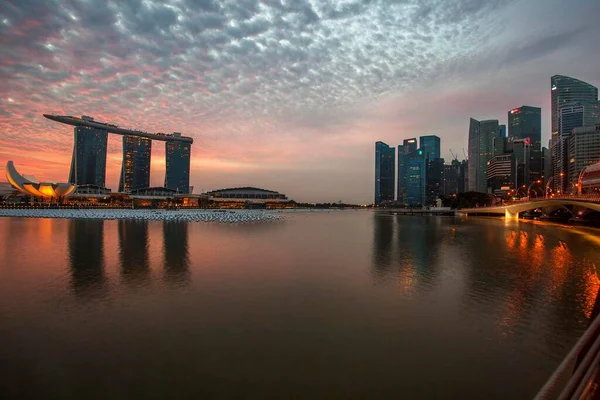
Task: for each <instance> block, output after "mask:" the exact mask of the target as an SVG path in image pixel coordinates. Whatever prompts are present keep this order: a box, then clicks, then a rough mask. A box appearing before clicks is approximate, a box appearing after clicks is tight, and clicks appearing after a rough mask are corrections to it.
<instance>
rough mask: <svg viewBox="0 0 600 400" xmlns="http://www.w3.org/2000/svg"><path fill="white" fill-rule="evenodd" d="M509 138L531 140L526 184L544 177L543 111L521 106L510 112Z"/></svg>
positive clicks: (526, 169)
mask: <svg viewBox="0 0 600 400" xmlns="http://www.w3.org/2000/svg"><path fill="white" fill-rule="evenodd" d="M508 137H509V138H511V139H525V140H527V139H529V155H528V159H527V160H525V167H524V168H525V171H526V174H525V182H522V184H526V185H529V183H530V182H533V181H536V180H538V179H540V178H541V177H542V109H541V108H539V107H530V106H521V107H518V108H513V109H512V110H510V111H509V112H508Z"/></svg>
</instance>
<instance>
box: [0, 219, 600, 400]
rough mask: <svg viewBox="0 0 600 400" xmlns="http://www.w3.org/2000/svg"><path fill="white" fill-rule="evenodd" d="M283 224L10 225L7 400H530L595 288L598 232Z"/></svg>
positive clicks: (1, 269) (0, 276)
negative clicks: (344, 399)
mask: <svg viewBox="0 0 600 400" xmlns="http://www.w3.org/2000/svg"><path fill="white" fill-rule="evenodd" d="M284 215H285V219H284V220H281V221H273V222H267V223H259V224H247V225H225V224H204V223H179V222H164V223H163V222H157V221H150V222H147V221H95V220H49V219H48V220H43V219H41V220H35V219H8V218H6V219H0V368H1V370H2V378H0V397H2V398H4V399H6V398H9V399H10V398H45V399H51V398H63V399H82V398H86V399H106V398H111V399H118V398H311V399H314V398H361V399H362V398H486V399H494V398H496V399H519V398H531V397H532V396H533V395H534V394H535V393H536V392H537V390H538V389H539V387H540V386H541V385H542V384H543V383H544V381H545V379H546V378H547V377H548V376H549V374H550V373H551V372H552V371H553V369H554V368H555V367H556V366H557V365H558V363H559V362H560V360H561V358H562V357H563V356H564V355H565V354H566V353H567V352H568V350H569V348H570V346H571V345H572V344H573V343H574V342H575V341H576V339H577V337H578V336H579V335H580V334H581V333H582V332H583V331H584V330H585V328H586V326H587V324H588V317H589V315H591V312H592V309H593V307H594V304H595V300H596V295H597V293H598V288H599V286H600V283H599V280H598V278H597V267H598V265H599V262H600V245H599V244H600V238H599V236H598V231H594V230H585V229H583V228H572V227H571V228H563V227H559V226H557V225H549V224H540V223H530V222H519V223H516V222H511V223H505V221H503V220H501V219H497V220H496V219H477V218H469V219H464V220H461V219H453V218H435V217H410V216H390V215H381V214H376V213H373V212H333V213H305V214H302V213H296V214H284Z"/></svg>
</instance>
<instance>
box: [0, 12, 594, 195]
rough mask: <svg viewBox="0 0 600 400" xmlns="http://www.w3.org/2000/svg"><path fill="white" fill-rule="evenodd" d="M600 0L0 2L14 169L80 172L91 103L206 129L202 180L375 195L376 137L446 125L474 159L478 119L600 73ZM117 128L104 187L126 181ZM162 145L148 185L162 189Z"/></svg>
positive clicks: (196, 134)
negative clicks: (71, 121) (83, 124)
mask: <svg viewBox="0 0 600 400" xmlns="http://www.w3.org/2000/svg"><path fill="white" fill-rule="evenodd" d="M598 15H600V1H599V0H566V1H562V0H222V1H217V0H168V1H162V0H143V1H140V0H119V1H102V0H64V1H58V0H44V1H43V0H37V1H36V0H4V1H3V2H2V3H0V167H1V168H2V169H3V167H4V164H5V163H6V161H8V160H13V161H14V162H15V165H16V166H17V168H18V169H19V171H20V172H21V173H25V174H33V175H36V177H38V179H40V180H44V181H66V180H67V179H68V173H69V166H70V160H71V154H72V147H73V127H71V126H68V125H62V124H58V123H56V122H53V121H50V120H47V119H45V118H44V117H43V116H42V114H43V113H54V114H61V115H75V116H81V115H90V116H93V117H94V118H95V119H96V120H100V121H104V122H109V123H114V124H117V125H119V126H122V127H128V128H137V129H141V130H145V131H149V132H174V131H175V132H182V134H183V135H186V136H191V137H193V138H194V145H193V147H192V162H191V185H193V186H194V192H195V193H199V192H201V191H207V190H213V189H218V188H225V187H237V186H255V187H261V188H265V189H270V190H278V191H280V192H282V193H285V194H287V195H288V197H290V198H292V199H294V200H297V201H307V202H321V201H327V202H329V201H332V202H336V201H340V200H341V201H344V202H352V203H365V204H366V203H371V202H372V201H373V188H374V143H375V142H376V141H378V140H381V141H384V142H386V143H388V144H389V145H393V146H395V145H398V144H400V143H401V142H402V140H403V139H405V138H410V137H418V136H421V135H430V134H435V135H438V136H439V137H440V138H441V146H442V156H443V157H444V158H446V160H447V161H449V160H451V159H452V156H451V153H450V150H452V151H453V152H454V153H455V154H458V156H459V158H460V159H462V158H463V155H462V154H463V149H464V150H465V152H466V150H467V135H468V125H469V118H470V117H473V118H476V119H499V120H500V123H506V121H507V112H508V110H510V109H512V108H515V107H519V106H521V105H530V106H538V107H542V143H547V140H548V138H549V136H550V134H549V130H550V112H549V108H550V77H551V76H552V75H554V74H562V75H568V76H572V77H575V78H578V79H581V80H584V81H586V82H589V83H591V84H594V85H596V86H598V85H600V39H599V38H600V23H598V20H597V17H598ZM121 141H122V137H121V136H119V135H110V137H109V143H108V146H109V153H108V157H107V181H106V184H107V186H108V187H111V188H113V189H116V188H117V185H118V175H119V171H120V168H121V160H122V153H121V151H122V150H121V149H122V147H121ZM164 166H165V156H164V143H163V142H154V143H153V148H152V168H151V178H150V179H151V185H153V186H162V185H163V183H164Z"/></svg>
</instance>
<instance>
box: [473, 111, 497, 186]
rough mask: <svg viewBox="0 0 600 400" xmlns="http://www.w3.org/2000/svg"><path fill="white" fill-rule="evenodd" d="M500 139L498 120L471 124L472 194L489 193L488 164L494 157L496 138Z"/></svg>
mask: <svg viewBox="0 0 600 400" xmlns="http://www.w3.org/2000/svg"><path fill="white" fill-rule="evenodd" d="M499 137H500V126H499V124H498V120H496V119H492V120H486V121H477V120H476V119H473V118H471V119H470V122H469V150H468V153H469V171H468V172H469V179H468V181H469V182H468V188H469V191H471V192H481V193H486V192H487V177H486V170H487V163H488V161H489V160H490V158H491V157H492V152H493V146H494V138H499Z"/></svg>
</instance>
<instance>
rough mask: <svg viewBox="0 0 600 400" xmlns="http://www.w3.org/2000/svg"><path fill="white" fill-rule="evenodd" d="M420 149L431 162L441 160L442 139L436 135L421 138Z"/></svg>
mask: <svg viewBox="0 0 600 400" xmlns="http://www.w3.org/2000/svg"><path fill="white" fill-rule="evenodd" d="M419 147H420V149H421V150H423V152H424V153H425V156H426V157H427V158H428V159H429V160H435V159H438V158H440V138H439V137H437V136H435V135H428V136H421V137H420V138H419Z"/></svg>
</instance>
